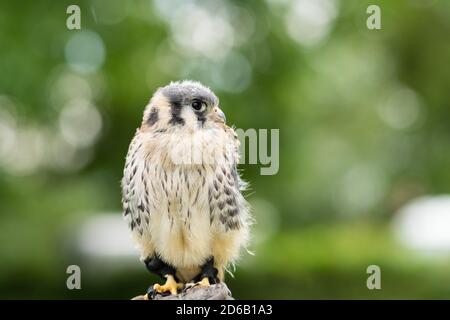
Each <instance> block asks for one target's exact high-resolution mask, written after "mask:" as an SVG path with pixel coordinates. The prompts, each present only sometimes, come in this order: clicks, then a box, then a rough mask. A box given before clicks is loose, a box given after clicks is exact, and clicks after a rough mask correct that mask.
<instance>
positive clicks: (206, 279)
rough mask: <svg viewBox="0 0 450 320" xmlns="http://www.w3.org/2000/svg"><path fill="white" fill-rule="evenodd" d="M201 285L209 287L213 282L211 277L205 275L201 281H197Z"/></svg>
mask: <svg viewBox="0 0 450 320" xmlns="http://www.w3.org/2000/svg"><path fill="white" fill-rule="evenodd" d="M197 285H198V286H199V287H209V286H210V285H211V284H210V283H209V278H208V277H204V278H203V279H202V280H201V281H199V282H198V283H197Z"/></svg>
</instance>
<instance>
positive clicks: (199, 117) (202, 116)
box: [195, 111, 206, 126]
mask: <svg viewBox="0 0 450 320" xmlns="http://www.w3.org/2000/svg"><path fill="white" fill-rule="evenodd" d="M195 115H196V116H197V120H198V122H199V123H200V124H201V125H202V126H203V124H204V123H205V121H206V117H205V111H201V112H200V111H195Z"/></svg>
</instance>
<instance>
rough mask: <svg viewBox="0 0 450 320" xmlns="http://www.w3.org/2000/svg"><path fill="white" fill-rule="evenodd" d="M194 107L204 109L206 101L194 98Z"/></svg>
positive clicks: (198, 109)
mask: <svg viewBox="0 0 450 320" xmlns="http://www.w3.org/2000/svg"><path fill="white" fill-rule="evenodd" d="M191 106H192V109H194V110H196V111H203V110H205V109H206V103H204V102H202V101H199V100H194V101H192V104H191Z"/></svg>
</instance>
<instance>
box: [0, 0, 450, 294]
mask: <svg viewBox="0 0 450 320" xmlns="http://www.w3.org/2000/svg"><path fill="white" fill-rule="evenodd" d="M301 2H302V1H301V0H298V1H292V2H291V1H289V0H284V1H275V0H273V1H256V0H254V1H246V2H243V1H221V2H219V1H208V2H206V1H184V2H180V1H178V2H177V1H161V0H158V1H133V2H125V1H49V0H46V1H39V2H38V1H20V2H16V1H2V2H1V4H0V298H56V299H66V298H73V299H81V298H85V299H93V298H118V299H128V298H130V297H132V296H134V295H136V294H138V293H141V292H142V291H144V290H145V289H146V287H147V286H148V285H149V284H150V283H152V282H154V281H156V280H158V279H157V278H156V277H154V276H151V275H149V274H148V272H147V271H146V270H145V268H144V266H143V265H140V262H139V261H138V256H137V254H136V257H135V260H131V262H129V259H128V260H127V261H128V262H126V263H125V262H124V259H123V258H121V257H118V259H117V261H115V260H114V259H112V260H109V261H108V262H105V261H104V260H101V259H98V261H97V260H96V259H95V257H92V256H90V257H89V258H87V257H86V256H85V255H83V253H82V252H79V250H77V247H76V243H75V241H74V240H73V239H74V238H76V235H77V234H78V232H79V228H80V226H81V225H82V224H83V222H86V221H89V219H91V218H92V217H94V216H98V215H101V214H103V213H105V212H117V215H120V210H121V203H120V197H121V196H120V186H119V181H120V179H121V175H122V170H123V165H124V157H125V155H126V152H127V148H128V144H129V142H130V140H131V138H132V136H133V134H134V131H135V129H136V127H138V126H139V124H140V121H141V117H142V111H143V108H144V107H145V105H146V104H147V102H148V100H149V98H150V96H151V94H152V92H154V90H155V89H156V88H158V87H159V86H162V85H165V84H167V83H168V82H170V81H172V80H180V79H186V78H188V79H195V80H200V81H202V82H203V83H205V84H206V85H208V86H210V87H211V88H212V89H213V90H214V91H215V92H216V94H217V95H218V96H219V98H220V101H221V106H222V109H223V110H224V112H225V113H226V115H227V121H228V123H229V124H233V125H235V126H236V127H238V128H243V129H248V128H254V129H279V130H280V141H279V146H280V154H279V159H280V165H279V171H278V173H277V174H276V175H272V176H264V175H260V168H261V167H262V165H250V164H247V165H242V166H241V168H242V169H243V176H244V177H245V179H247V180H249V181H250V183H251V191H250V192H249V195H248V200H249V201H250V203H251V204H252V205H253V207H254V212H253V213H254V216H255V219H256V221H257V224H256V225H255V227H254V229H255V241H254V242H253V245H252V246H251V250H252V251H254V252H255V255H254V256H251V255H248V254H243V256H242V262H241V263H240V264H238V267H237V270H236V272H235V278H231V277H228V279H227V283H228V285H229V287H230V288H231V289H232V291H233V294H234V296H235V297H236V298H238V299H244V298H250V299H253V298H255V299H259V298H261V299H272V298H275V299H283V298H284V299H311V298H319V299H331V298H337V299H346V298H351V299H355V298H368V299H380V298H441V299H442V298H450V263H449V260H448V259H447V256H446V255H445V254H444V255H441V256H440V257H439V258H438V259H429V258H427V257H426V256H423V255H419V254H418V253H417V252H415V251H413V250H411V249H407V247H405V246H404V245H403V244H401V243H400V242H399V241H398V240H397V238H396V236H395V229H394V228H393V227H392V221H393V219H395V212H397V211H398V209H399V208H401V207H402V206H403V205H405V204H406V203H407V202H408V201H410V200H412V199H415V198H417V197H420V196H423V195H436V194H446V193H449V192H450V170H449V169H450V125H449V123H450V122H449V121H450V106H449V102H450V91H449V88H450V41H449V40H450V37H449V35H450V2H449V1H446V0H441V1H439V0H436V1H433V0H429V1H426V0H423V1H419V0H410V1H408V0H398V1H375V0H373V1H359V0H348V1H343V0H341V1H338V0H335V1H334V0H329V1H326V0H323V1H318V3H319V5H317V2H316V5H315V6H314V5H313V9H314V8H317V6H319V11H318V13H317V11H314V10H312V11H311V12H309V16H308V17H310V18H311V21H310V22H309V24H308V21H309V20H308V19H306V18H304V17H303V16H301V14H300V15H296V14H297V13H298V10H300V9H298V8H299V7H301V5H299V3H301ZM303 2H304V3H314V1H306V0H305V1H303ZM295 3H297V7H296V4H295ZM70 4H78V5H79V6H80V8H81V30H68V29H67V28H66V19H67V17H68V14H66V8H67V6H68V5H70ZM187 4H190V6H191V7H190V8H191V9H190V10H191V11H183V10H181V9H180V8H182V7H183V6H186V5H187ZM369 4H378V5H379V6H380V8H381V10H382V29H381V30H368V28H367V27H366V19H367V17H368V14H367V13H366V9H367V7H368V5H369ZM295 8H297V9H295ZM306 8H308V6H306ZM177 10H178V11H177ZM186 10H187V9H186ZM192 10H193V11H192ZM202 10H203V11H202ZM296 10H297V11H296ZM305 10H306V9H305ZM180 12H181V13H180ZM186 12H188V13H189V12H190V14H186ZM195 12H197V13H198V12H204V13H205V14H206V16H205V15H202V14H197V15H194V16H193V13H195ZM304 12H308V11H307V10H306V11H304ZM314 12H316V14H315V15H314V14H313V13H314ZM193 17H194V18H193ZM302 17H303V18H302ZM296 19H297V20H296ZM224 21H225V22H224ZM202 23H203V25H202ZM208 23H209V24H208ZM193 25H200V27H199V28H197V29H195V28H194V29H191V27H192V26H193ZM224 25H225V27H224ZM324 25H325V27H324ZM180 26H181V27H182V28H181V29H180ZM183 26H184V29H186V30H188V31H187V32H186V30H184V31H183ZM202 26H203V27H202ZM216 28H218V29H216ZM192 30H194V31H195V32H197V34H196V35H194V36H193V38H192V39H190V40H189V39H188V38H186V37H189V36H191V35H192V34H190V33H189V31H192ZM199 30H200V31H199ZM211 30H212V31H211ZM230 30H231V31H230ZM317 30H321V32H322V34H317V33H316V31H317ZM182 31H183V32H182ZM194 31H192V32H194ZM208 32H209V33H208ZM220 32H222V33H224V34H225V35H228V36H229V35H230V33H231V35H232V40H230V38H227V37H226V36H224V37H222V38H221V35H222V36H223V34H220ZM227 32H228V33H227ZM76 37H78V39H81V40H79V42H77V40H76V39H77V38H76ZM182 37H184V38H182ZM208 37H209V38H208ZM74 39H75V40H74ZM202 40H204V41H206V44H205V42H204V41H203V42H202ZM221 41H222V42H221ZM211 43H212V45H211V46H208V45H209V44H211ZM70 44H71V45H72V46H71V45H70ZM99 46H100V49H99ZM99 50H100V51H99ZM101 52H103V55H102V54H101ZM97 58H98V59H97ZM77 59H79V60H77ZM77 61H78V62H80V61H81V62H82V63H85V64H84V67H85V68H84V69H83V68H81V69H80V68H77V65H76V62H77ZM86 65H87V69H86ZM89 68H90V69H89ZM80 99H81V100H80ZM73 101H84V103H85V104H86V103H87V102H88V105H90V107H88V111H87V112H88V113H87V116H86V113H82V112H81V113H77V112H75V111H74V108H72V109H70V103H71V102H73ZM86 101H87V102H86ZM69 109H70V110H69ZM67 110H69V111H67ZM75 110H79V109H75ZM81 110H85V111H86V109H81ZM89 110H90V111H89ZM70 111H71V112H70ZM89 112H91V113H89ZM64 115H65V116H64ZM74 119H75V120H76V121H75V122H72V121H71V120H74ZM92 119H94V120H92ZM95 119H96V120H95ZM98 119H100V122H99V121H98ZM68 122H69V123H68ZM73 123H75V125H73ZM67 126H68V127H67ZM95 128H97V129H98V130H99V131H98V132H96V131H95ZM79 137H82V138H83V137H84V138H85V140H83V139H81V140H80V139H79ZM449 214H450V212H449ZM71 264H76V265H79V266H80V268H81V270H82V290H72V291H70V290H68V289H67V288H66V278H67V276H68V275H67V274H66V267H67V266H68V265H71ZM114 264H117V266H114ZM371 264H376V265H379V266H380V267H381V270H382V289H381V290H368V289H367V287H366V279H367V276H368V275H367V274H366V268H367V266H369V265H371Z"/></svg>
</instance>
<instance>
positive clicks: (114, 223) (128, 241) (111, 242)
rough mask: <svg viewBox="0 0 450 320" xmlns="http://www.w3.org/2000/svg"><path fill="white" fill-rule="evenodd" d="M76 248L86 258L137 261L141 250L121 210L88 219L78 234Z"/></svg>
mask: <svg viewBox="0 0 450 320" xmlns="http://www.w3.org/2000/svg"><path fill="white" fill-rule="evenodd" d="M76 248H77V250H78V251H79V252H80V253H81V254H82V255H83V256H84V257H86V258H88V259H90V260H99V259H104V258H108V259H109V258H111V260H116V261H117V260H122V261H123V260H129V261H135V262H136V265H139V263H138V261H139V252H138V250H137V249H136V248H135V245H134V244H133V241H132V238H131V233H130V232H129V231H128V228H127V224H126V223H125V221H124V219H123V216H122V214H121V213H120V212H115V213H102V214H97V215H96V216H93V217H91V218H89V219H88V220H86V221H85V222H84V223H83V224H82V225H81V227H80V228H79V232H78V234H77V235H76Z"/></svg>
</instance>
